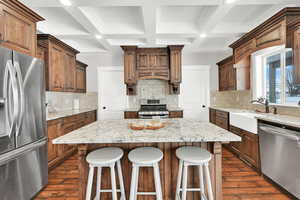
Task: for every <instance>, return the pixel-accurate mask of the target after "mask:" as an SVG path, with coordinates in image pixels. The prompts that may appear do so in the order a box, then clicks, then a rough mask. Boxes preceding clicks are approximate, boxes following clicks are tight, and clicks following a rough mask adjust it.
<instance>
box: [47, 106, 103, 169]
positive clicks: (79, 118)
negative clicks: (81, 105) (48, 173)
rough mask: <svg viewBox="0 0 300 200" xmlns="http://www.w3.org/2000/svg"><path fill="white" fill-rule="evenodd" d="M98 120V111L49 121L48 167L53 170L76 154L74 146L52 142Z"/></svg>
mask: <svg viewBox="0 0 300 200" xmlns="http://www.w3.org/2000/svg"><path fill="white" fill-rule="evenodd" d="M96 120H97V111H89V112H86V113H80V114H77V115H73V116H68V117H63V118H60V119H55V120H50V121H47V126H48V127H47V132H48V166H49V169H53V168H54V167H55V166H57V165H58V164H60V163H62V162H63V161H64V160H65V159H66V158H67V157H69V156H70V155H72V154H73V153H74V152H75V150H76V149H75V147H74V145H67V144H59V145H58V144H52V140H53V139H55V138H57V137H60V136H62V135H65V134H67V133H70V132H72V131H74V130H76V129H79V128H81V127H83V126H85V125H88V124H90V123H92V122H95V121H96Z"/></svg>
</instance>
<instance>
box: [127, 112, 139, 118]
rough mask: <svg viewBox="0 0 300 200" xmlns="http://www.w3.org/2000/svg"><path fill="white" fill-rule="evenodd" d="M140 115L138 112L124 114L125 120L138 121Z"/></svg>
mask: <svg viewBox="0 0 300 200" xmlns="http://www.w3.org/2000/svg"><path fill="white" fill-rule="evenodd" d="M138 118H139V114H138V111H125V112H124V119H138Z"/></svg>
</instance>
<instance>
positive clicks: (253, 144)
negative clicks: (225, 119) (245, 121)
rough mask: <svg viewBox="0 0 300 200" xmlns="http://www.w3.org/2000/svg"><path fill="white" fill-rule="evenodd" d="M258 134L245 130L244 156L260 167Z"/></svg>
mask: <svg viewBox="0 0 300 200" xmlns="http://www.w3.org/2000/svg"><path fill="white" fill-rule="evenodd" d="M258 149H259V148H258V136H257V135H255V134H253V133H249V132H247V131H244V130H243V148H242V153H243V155H244V157H245V158H246V159H247V160H248V161H249V162H250V163H251V164H252V165H254V166H255V167H257V168H258V167H259V150H258Z"/></svg>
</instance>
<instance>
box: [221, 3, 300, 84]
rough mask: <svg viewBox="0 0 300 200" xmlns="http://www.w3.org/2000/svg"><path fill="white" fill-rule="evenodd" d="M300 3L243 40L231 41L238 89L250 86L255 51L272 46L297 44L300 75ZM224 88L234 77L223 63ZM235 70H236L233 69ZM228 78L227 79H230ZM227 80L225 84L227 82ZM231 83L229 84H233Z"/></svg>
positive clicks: (285, 9) (296, 62)
mask: <svg viewBox="0 0 300 200" xmlns="http://www.w3.org/2000/svg"><path fill="white" fill-rule="evenodd" d="M299 29H300V7H288V8H284V9H282V10H281V11H280V12H278V13H276V14H275V15H274V16H272V17H271V18H269V19H268V20H266V21H265V22H264V23H262V24H261V25H259V26H257V27H256V28H254V29H253V30H251V31H250V32H248V33H246V34H245V35H244V36H242V37H241V38H240V39H239V40H237V41H236V42H234V43H233V44H231V45H230V47H231V48H232V49H233V58H232V60H233V68H234V69H235V75H234V76H235V77H236V80H235V84H236V85H235V89H237V90H245V89H250V86H251V83H250V68H251V54H252V53H254V52H256V51H258V50H261V49H265V48H268V47H273V46H279V45H284V46H285V47H287V48H293V51H294V61H293V63H294V67H295V68H296V71H297V69H299V70H298V73H299V77H300V72H299V71H300V58H299V57H300V56H299V55H300V48H299V45H300V44H299V43H300V39H299ZM219 70H220V71H219V75H220V76H219V79H220V90H227V89H228V85H226V84H230V85H231V86H233V85H232V84H233V83H229V81H230V80H232V79H231V78H229V77H228V75H229V74H231V73H230V72H226V69H224V68H223V67H221V66H219ZM231 72H232V73H233V71H231ZM226 80H227V81H226ZM223 83H225V85H224V84H223ZM231 86H229V88H232V87H231Z"/></svg>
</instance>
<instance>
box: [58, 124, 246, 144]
mask: <svg viewBox="0 0 300 200" xmlns="http://www.w3.org/2000/svg"><path fill="white" fill-rule="evenodd" d="M149 121H151V120H144V119H137V120H132V119H131V120H103V121H97V122H94V123H92V124H90V125H88V126H85V127H82V128H81V129H78V130H75V131H73V132H71V133H68V134H66V135H64V136H61V137H59V138H56V139H55V140H53V143H54V144H91V143H156V142H230V141H241V138H240V137H239V136H237V135H235V134H233V133H231V132H229V131H227V130H224V129H222V128H220V127H218V126H216V125H214V124H211V123H209V122H203V121H199V120H189V119H164V120H162V121H163V122H166V126H165V127H164V128H161V129H159V130H140V131H134V130H131V129H130V128H129V127H128V125H129V123H132V122H138V123H145V122H149Z"/></svg>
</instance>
